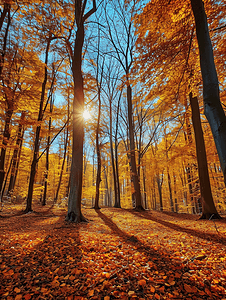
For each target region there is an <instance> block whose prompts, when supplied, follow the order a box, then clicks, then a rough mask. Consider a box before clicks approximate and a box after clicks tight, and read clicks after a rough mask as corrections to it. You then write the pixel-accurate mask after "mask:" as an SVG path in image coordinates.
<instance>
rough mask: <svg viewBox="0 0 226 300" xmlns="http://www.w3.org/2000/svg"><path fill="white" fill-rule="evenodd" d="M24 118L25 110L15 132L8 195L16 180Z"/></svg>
mask: <svg viewBox="0 0 226 300" xmlns="http://www.w3.org/2000/svg"><path fill="white" fill-rule="evenodd" d="M24 118H25V111H23V112H22V113H21V117H20V122H19V128H18V134H17V140H16V148H15V149H14V151H13V158H12V159H13V161H12V169H11V175H10V181H9V187H8V195H9V196H10V195H11V194H12V192H13V190H14V186H15V181H16V173H17V172H16V170H17V167H18V164H17V162H18V160H19V155H18V154H19V151H20V149H21V146H22V137H23V121H24Z"/></svg>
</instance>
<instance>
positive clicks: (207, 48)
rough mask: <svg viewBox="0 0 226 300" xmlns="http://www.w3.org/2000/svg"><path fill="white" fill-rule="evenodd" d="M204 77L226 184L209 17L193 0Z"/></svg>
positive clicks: (225, 133) (223, 122)
mask: <svg viewBox="0 0 226 300" xmlns="http://www.w3.org/2000/svg"><path fill="white" fill-rule="evenodd" d="M191 5H192V10H193V14H194V17H195V25H196V36H197V40H198V45H199V56H200V66H201V72H202V79H203V101H204V113H205V116H206V118H207V120H208V122H209V124H210V127H211V130H212V134H213V138H214V141H215V145H216V148H217V152H218V156H219V160H220V164H221V169H222V172H223V175H224V183H225V185H226V116H225V113H224V110H223V107H222V105H221V101H220V93H219V83H218V77H217V72H216V67H215V63H214V56H213V48H212V43H211V40H210V35H209V29H208V23H207V17H206V13H205V9H204V3H203V1H202V0H191Z"/></svg>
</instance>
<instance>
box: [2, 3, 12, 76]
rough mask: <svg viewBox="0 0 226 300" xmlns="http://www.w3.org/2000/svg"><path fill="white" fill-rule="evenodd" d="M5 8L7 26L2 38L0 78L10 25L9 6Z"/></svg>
mask: <svg viewBox="0 0 226 300" xmlns="http://www.w3.org/2000/svg"><path fill="white" fill-rule="evenodd" d="M6 6H7V8H6V11H5V12H6V13H8V20H7V26H6V30H5V34H4V38H3V48H2V51H1V53H0V77H2V71H3V66H4V61H5V54H6V45H7V39H8V34H9V27H10V24H11V17H10V8H11V5H9V4H8V5H7V4H6ZM4 9H5V5H4ZM3 13H4V11H3ZM4 18H5V16H4ZM3 21H4V20H3ZM3 21H2V22H3ZM1 26H2V25H1Z"/></svg>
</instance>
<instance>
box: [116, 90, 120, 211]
mask: <svg viewBox="0 0 226 300" xmlns="http://www.w3.org/2000/svg"><path fill="white" fill-rule="evenodd" d="M120 100H121V94H120V97H119V100H118V106H117V117H116V124H115V127H116V131H115V175H116V186H117V205H116V202H115V207H118V208H121V195H120V194H121V193H120V182H119V167H118V123H119V109H120Z"/></svg>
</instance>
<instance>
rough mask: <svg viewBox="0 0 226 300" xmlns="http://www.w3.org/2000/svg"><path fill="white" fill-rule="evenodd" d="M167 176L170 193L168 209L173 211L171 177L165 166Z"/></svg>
mask: <svg viewBox="0 0 226 300" xmlns="http://www.w3.org/2000/svg"><path fill="white" fill-rule="evenodd" d="M167 178H168V187H169V195H170V210H171V211H172V212H174V204H173V194H172V186H171V177H170V173H169V167H168V166H167Z"/></svg>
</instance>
